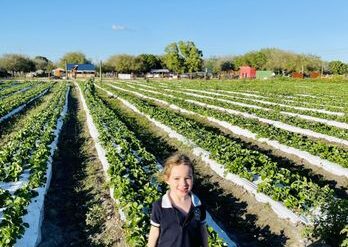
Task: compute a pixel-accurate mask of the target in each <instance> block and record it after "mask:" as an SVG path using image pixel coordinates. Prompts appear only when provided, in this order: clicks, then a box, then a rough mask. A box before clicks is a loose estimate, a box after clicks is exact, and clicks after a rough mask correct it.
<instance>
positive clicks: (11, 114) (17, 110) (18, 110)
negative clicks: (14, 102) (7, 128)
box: [0, 89, 48, 123]
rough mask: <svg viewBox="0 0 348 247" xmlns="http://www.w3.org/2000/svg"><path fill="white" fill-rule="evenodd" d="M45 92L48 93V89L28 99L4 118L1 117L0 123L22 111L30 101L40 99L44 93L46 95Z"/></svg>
mask: <svg viewBox="0 0 348 247" xmlns="http://www.w3.org/2000/svg"><path fill="white" fill-rule="evenodd" d="M47 91H48V89H46V90H45V91H43V92H42V93H40V94H39V95H37V96H35V97H34V98H32V99H30V100H29V101H28V102H25V103H24V104H22V105H20V106H18V107H17V108H15V109H13V110H12V111H10V112H9V113H7V114H6V115H5V116H3V117H1V118H0V123H1V122H2V121H4V120H5V119H7V118H10V117H12V116H13V115H15V114H17V113H18V112H20V111H21V110H23V108H24V107H26V106H27V105H28V104H29V103H31V102H32V101H34V100H36V99H37V98H40V97H42V96H43V95H44V94H45V93H47Z"/></svg>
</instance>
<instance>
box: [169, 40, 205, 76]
mask: <svg viewBox="0 0 348 247" xmlns="http://www.w3.org/2000/svg"><path fill="white" fill-rule="evenodd" d="M202 57H203V53H202V51H201V50H199V49H198V48H197V47H196V45H195V44H194V43H193V42H192V41H186V42H184V41H179V42H178V43H176V42H174V43H171V44H169V45H168V46H167V47H166V48H165V55H164V58H163V60H164V63H165V65H166V67H167V68H168V69H169V70H171V71H173V72H175V73H178V74H181V73H186V72H190V73H192V72H197V71H201V70H202V68H203V59H202Z"/></svg>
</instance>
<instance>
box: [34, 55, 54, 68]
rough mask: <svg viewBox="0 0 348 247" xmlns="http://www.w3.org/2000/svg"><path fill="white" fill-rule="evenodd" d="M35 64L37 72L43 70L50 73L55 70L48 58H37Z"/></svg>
mask: <svg viewBox="0 0 348 247" xmlns="http://www.w3.org/2000/svg"><path fill="white" fill-rule="evenodd" d="M33 62H34V63H35V68H36V70H43V71H46V72H48V71H51V70H52V69H54V64H53V63H52V61H50V60H49V59H47V58H46V57H42V56H36V57H35V58H34V59H33Z"/></svg>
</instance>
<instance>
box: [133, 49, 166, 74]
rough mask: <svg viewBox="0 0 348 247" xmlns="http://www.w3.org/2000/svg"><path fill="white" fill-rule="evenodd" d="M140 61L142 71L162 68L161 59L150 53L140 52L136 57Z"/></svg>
mask: <svg viewBox="0 0 348 247" xmlns="http://www.w3.org/2000/svg"><path fill="white" fill-rule="evenodd" d="M137 58H138V59H139V61H140V71H141V72H143V73H146V72H150V71H151V69H160V68H162V65H161V59H160V58H159V57H158V56H155V55H152V54H140V55H139V56H138V57H137Z"/></svg>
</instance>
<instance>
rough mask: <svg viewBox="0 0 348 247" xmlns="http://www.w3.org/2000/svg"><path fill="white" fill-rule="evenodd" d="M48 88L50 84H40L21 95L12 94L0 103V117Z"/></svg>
mask: <svg viewBox="0 0 348 247" xmlns="http://www.w3.org/2000/svg"><path fill="white" fill-rule="evenodd" d="M50 86H51V83H40V84H39V85H37V86H35V87H33V88H31V89H30V90H27V91H25V92H23V93H21V94H14V95H12V96H10V97H8V98H5V99H2V100H1V101H0V117H2V116H4V115H6V114H7V113H9V112H10V111H11V110H13V109H15V108H16V107H18V106H20V105H22V104H25V103H26V102H28V101H29V100H30V99H32V98H34V97H35V96H36V95H39V94H40V93H42V92H43V91H45V90H47V89H48V88H49V87H50Z"/></svg>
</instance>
